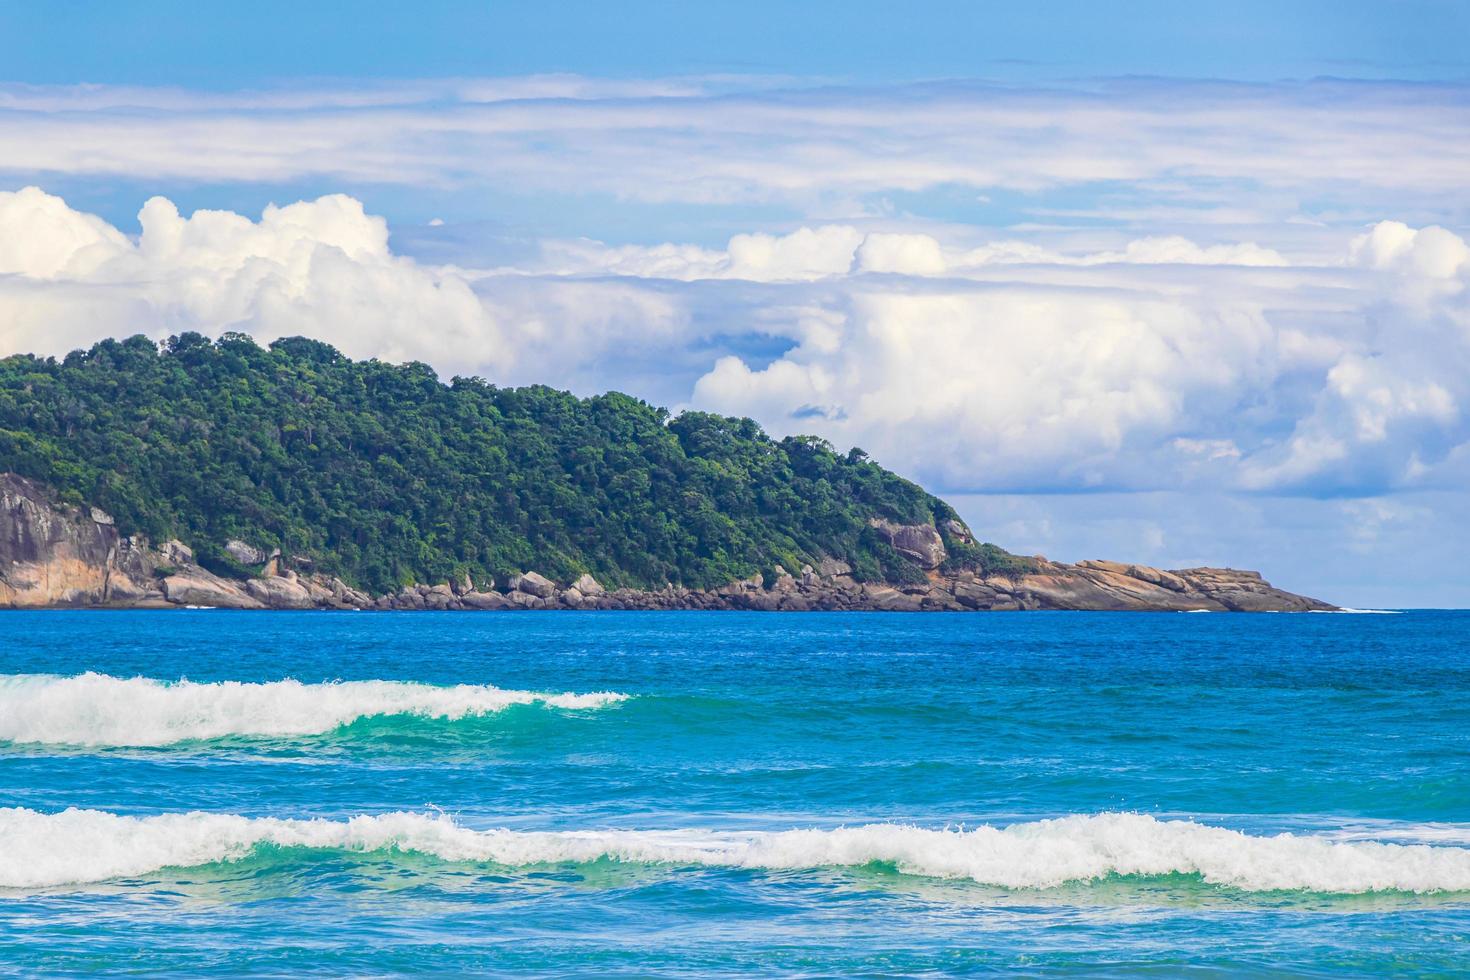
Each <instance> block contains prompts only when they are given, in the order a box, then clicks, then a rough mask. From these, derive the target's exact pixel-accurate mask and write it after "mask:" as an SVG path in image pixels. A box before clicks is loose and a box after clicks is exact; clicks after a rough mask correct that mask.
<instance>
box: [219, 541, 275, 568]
mask: <svg viewBox="0 0 1470 980" xmlns="http://www.w3.org/2000/svg"><path fill="white" fill-rule="evenodd" d="M225 554H227V555H229V556H230V557H231V558H233V559H235V561H237V562H239V563H240V564H242V565H264V564H265V562H266V559H267V558H269V557H270V556H269V555H267V554H266V553H265V551H264V550H263V549H261V548H257V547H255V546H254V545H252V544H246V543H245V542H244V541H241V540H239V539H238V538H232V539H230V540H229V541H226V542H225Z"/></svg>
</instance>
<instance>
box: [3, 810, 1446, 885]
mask: <svg viewBox="0 0 1470 980" xmlns="http://www.w3.org/2000/svg"><path fill="white" fill-rule="evenodd" d="M265 845H273V846H276V847H281V848H293V849H304V850H312V849H318V850H320V849H331V850H338V851H341V850H346V851H356V852H361V853H382V854H392V853H394V852H402V853H414V854H422V855H428V856H432V857H436V858H440V859H443V860H446V861H453V862H471V863H483V864H492V865H498V866H506V867H525V866H532V865H544V864H559V863H579V864H580V863H590V862H593V861H598V860H610V861H619V862H629V863H640V864H657V865H694V866H709V867H729V868H748V869H770V870H776V869H783V870H794V869H805V868H831V867H860V866H863V865H868V864H873V863H882V864H888V865H892V866H894V867H896V868H897V869H898V870H899V871H901V872H904V873H906V874H913V875H923V876H928V877H935V878H951V879H970V880H973V881H976V882H979V883H982V884H987V885H995V886H1000V887H1005V888H1052V887H1056V886H1059V885H1063V884H1066V883H1068V882H1087V881H1092V880H1096V879H1099V878H1104V877H1107V876H1109V875H1122V876H1139V877H1155V876H1162V875H1170V874H1184V875H1197V876H1199V877H1200V878H1201V879H1202V880H1203V881H1205V882H1206V883H1209V884H1212V885H1218V886H1225V887H1230V888H1236V889H1241V890H1245V891H1282V890H1304V891H1312V892H1323V893H1334V894H1352V893H1362V892H1378V891H1399V892H1415V893H1428V892H1461V891H1470V849H1467V848H1462V847H1439V846H1432V845H1426V844H1389V843H1380V842H1373V841H1351V842H1344V841H1334V840H1331V839H1328V838H1325V837H1315V836H1308V835H1294V834H1278V835H1276V836H1271V837H1263V836H1252V835H1249V834H1244V833H1241V832H1239V831H1234V830H1227V829H1223V828H1218V827H1209V826H1204V825H1202V824H1198V823H1195V822H1193V821H1190V820H1158V819H1156V818H1154V817H1150V816H1146V815H1142V814H1132V813H1103V814H1096V815H1090V816H1081V815H1079V816H1070V817H1062V818H1059V819H1054V820H1039V821H1034V822H1030V823H1022V824H1015V825H1011V826H1008V827H1004V828H997V827H992V826H988V825H987V826H982V827H978V828H975V829H973V830H953V829H945V830H933V829H925V828H921V827H914V826H906V825H901V824H868V825H865V826H859V827H848V828H839V829H835V830H789V831H778V832H748V833H727V832H717V831H707V830H674V831H637V830H599V831H557V832H551V831H513V830H506V829H492V830H476V829H472V828H470V827H466V826H463V825H462V824H460V823H458V822H457V821H455V820H454V819H452V818H450V817H447V816H443V815H432V814H423V813H401V812H400V813H387V814H381V815H372V816H358V817H353V818H351V819H348V820H327V819H313V820H289V819H277V818H268V817H267V818H250V817H244V816H239V815H234V814H218V813H198V812H195V813H176V814H163V815H159V816H148V817H132V816H121V815H118V814H114V813H108V812H105V811H100V810H77V809H70V810H65V811H63V812H60V813H51V814H46V813H39V812H37V811H35V810H28V809H19V808H10V809H0V887H8V888H35V887H47V886H57V885H71V884H84V883H88V882H98V881H105V880H108V879H112V878H122V877H132V876H139V875H145V874H149V873H151V872H154V871H158V870H160V869H162V868H166V867H195V866H200V865H207V864H213V863H216V862H222V861H224V862H228V861H237V860H240V859H243V858H246V857H248V856H250V854H251V853H252V852H253V851H254V850H255V849H256V848H257V847H261V846H265Z"/></svg>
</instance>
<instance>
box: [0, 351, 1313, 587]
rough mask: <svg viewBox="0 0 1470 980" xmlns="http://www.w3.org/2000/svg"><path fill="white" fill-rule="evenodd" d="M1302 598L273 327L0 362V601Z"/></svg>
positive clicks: (860, 465) (738, 438)
mask: <svg viewBox="0 0 1470 980" xmlns="http://www.w3.org/2000/svg"><path fill="white" fill-rule="evenodd" d="M52 606H62V607H66V606H71V607H190V606H194V607H197V606H207V607H224V608H232V609H378V610H528V609H597V610H603V609H745V610H763V611H809V610H834V611H837V610H854V611H856V610H868V611H970V610H996V611H1000V610H1034V609H1078V610H1156V611H1252V612H1254V611H1325V610H1331V609H1333V608H1334V607H1333V606H1331V605H1329V604H1328V603H1325V602H1321V601H1319V600H1316V599H1311V598H1307V597H1304V596H1299V595H1294V594H1292V593H1289V592H1285V591H1282V590H1280V589H1276V588H1274V587H1272V586H1271V585H1270V584H1269V583H1268V582H1266V581H1265V580H1264V579H1262V578H1261V576H1260V575H1259V574H1258V573H1256V572H1251V571H1240V570H1235V569H1224V568H1188V569H1176V570H1165V569H1159V568H1153V567H1149V566H1146V565H1139V564H1130V563H1126V562H1112V561H1102V560H1095V561H1082V562H1078V563H1076V564H1068V563H1064V562H1054V561H1049V560H1047V559H1046V558H1044V557H1041V556H1031V557H1027V556H1021V555H1015V554H1011V553H1010V552H1008V551H1006V550H1004V549H1003V548H1001V547H999V546H997V545H995V544H991V543H987V542H983V541H980V540H979V539H978V538H977V537H976V536H975V534H974V533H973V532H972V531H971V529H970V528H969V527H968V526H967V525H966V524H965V522H964V521H963V520H962V519H961V518H960V516H959V514H958V513H956V511H955V510H954V508H952V507H951V506H950V505H948V504H947V503H945V502H944V501H943V500H941V499H939V498H938V497H935V496H934V495H932V494H930V493H928V492H926V491H925V490H923V489H922V488H921V487H919V486H917V485H916V484H914V483H912V482H910V481H908V480H905V479H903V478H902V477H900V476H898V475H897V474H894V473H892V472H890V471H888V470H886V469H884V468H883V467H881V466H879V465H878V464H877V463H875V462H874V461H872V460H871V459H869V458H868V457H867V455H866V454H865V453H864V452H863V451H862V450H861V449H858V448H853V449H851V450H849V451H847V452H845V453H843V452H839V451H838V450H837V449H836V448H834V447H833V446H831V445H830V444H828V443H827V442H825V441H824V440H822V439H819V438H815V437H810V436H791V437H787V438H784V439H780V440H776V439H772V438H770V437H769V436H767V435H766V434H765V433H764V432H762V431H761V429H760V427H759V426H758V425H756V423H754V422H753V421H751V420H750V419H739V418H727V417H723V416H717V415H711V414H708V413H703V412H694V411H686V412H682V413H680V414H678V415H671V414H670V413H669V412H668V411H666V410H664V409H661V408H657V407H655V406H651V405H649V404H647V403H645V402H643V401H641V400H638V399H636V398H633V397H630V396H628V395H624V394H619V393H609V394H605V395H598V396H594V397H591V398H578V397H576V396H574V395H572V394H570V393H568V392H563V391H557V390H554V389H551V388H548V387H544V386H533V387H527V388H499V387H496V386H494V385H491V384H489V383H487V382H485V381H484V380H482V379H479V378H461V377H455V378H453V379H452V380H450V381H449V382H448V383H445V382H443V381H441V380H440V379H439V378H438V376H437V375H436V374H435V373H434V372H433V370H432V369H430V368H429V367H428V366H427V365H424V364H420V363H408V364H389V363H384V362H381V361H377V360H369V361H353V360H351V359H349V358H347V357H345V356H343V355H342V354H341V353H340V352H338V351H337V350H335V349H334V348H332V347H330V346H328V345H326V344H323V343H320V342H318V341H314V340H310V339H306V338H301V337H294V338H287V339H283V340H278V341H276V342H274V343H272V344H270V345H269V346H267V347H262V346H260V345H258V344H256V343H255V342H254V341H253V340H252V339H251V338H249V337H248V336H245V335H243V334H237V333H226V334H224V335H223V336H222V337H221V338H219V339H218V340H210V339H209V338H206V337H204V336H202V335H200V334H197V333H186V334H182V335H180V336H177V337H172V338H170V339H169V340H168V341H166V342H164V343H163V344H161V345H160V344H155V343H154V342H153V341H151V340H149V339H147V338H146V337H142V336H135V337H130V338H128V339H125V340H106V341H102V342H101V343H98V344H96V345H95V346H93V347H92V348H91V349H90V350H86V351H75V352H73V353H72V354H70V355H68V356H67V357H65V358H63V359H59V360H58V359H55V358H43V357H36V356H32V355H17V356H12V357H9V358H5V359H3V360H0V607H6V608H27V607H32V608H33V607H52Z"/></svg>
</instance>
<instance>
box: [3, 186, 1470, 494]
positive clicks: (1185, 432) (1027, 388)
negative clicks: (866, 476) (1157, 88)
mask: <svg viewBox="0 0 1470 980" xmlns="http://www.w3.org/2000/svg"><path fill="white" fill-rule="evenodd" d="M139 224H140V228H141V233H140V234H139V235H137V236H136V237H130V236H128V235H125V234H124V233H122V232H121V231H119V230H118V229H117V228H115V227H113V226H112V225H110V224H109V223H107V222H106V221H103V220H102V219H100V218H98V217H96V216H94V215H89V214H85V213H83V212H80V211H77V210H75V209H73V208H71V207H69V206H68V205H67V204H66V203H65V201H63V200H62V199H61V198H59V197H56V196H53V195H49V194H46V193H44V192H42V191H40V190H38V189H35V188H30V189H25V190H22V191H19V192H16V193H0V353H13V352H21V351H34V352H38V353H43V354H63V353H65V352H67V351H68V350H70V349H72V348H75V347H79V346H87V345H88V344H90V343H91V342H93V341H95V340H96V339H98V338H99V336H101V335H114V336H116V335H125V334H129V333H133V332H141V333H145V334H147V335H149V336H151V337H154V338H155V339H162V338H163V337H165V336H167V335H169V334H171V333H177V332H180V331H183V330H189V329H195V330H201V331H203V332H205V333H210V334H218V333H219V332H221V331H224V330H243V331H245V332H248V333H250V334H252V335H254V336H256V337H257V338H258V339H260V340H262V341H268V340H270V339H274V338H275V337H278V336H282V335H290V334H305V335H308V336H313V337H317V338H319V339H322V340H326V341H328V342H330V343H333V344H335V345H336V346H338V347H340V348H341V349H342V350H343V351H344V352H346V353H348V354H350V355H352V356H356V357H369V356H376V357H382V358H385V359H391V360H404V359H418V360H424V361H427V362H429V363H430V364H432V365H433V366H435V367H436V368H437V369H439V370H440V371H441V372H443V373H445V374H448V373H460V374H469V373H473V374H481V375H484V376H486V377H488V378H490V379H491V380H493V381H497V382H501V383H526V382H544V383H549V384H553V385H558V386H566V387H572V388H574V389H576V390H580V391H583V392H588V391H592V390H601V389H604V388H608V387H620V388H623V389H625V390H629V391H632V392H633V393H635V394H639V395H643V396H645V397H649V398H651V399H654V400H658V401H662V402H665V403H669V404H672V405H674V406H685V405H690V406H694V407H700V408H708V409H712V410H716V411H721V412H727V413H731V414H741V415H751V416H753V417H755V418H757V419H758V420H760V421H761V422H762V423H764V424H765V425H766V426H767V427H768V428H769V429H770V430H772V431H773V432H775V433H778V434H782V433H787V432H793V431H804V432H816V433H818V434H821V435H825V436H827V437H829V438H831V439H832V440H833V441H835V442H837V443H838V444H839V445H841V446H844V447H845V446H848V445H854V444H856V445H861V446H862V447H863V448H865V449H867V450H868V451H869V452H870V453H872V454H873V455H874V456H875V457H877V458H879V459H880V460H882V461H883V462H884V463H886V464H888V465H891V466H894V467H896V468H898V469H900V470H901V471H903V472H906V473H909V474H911V475H914V476H915V477H917V478H919V479H921V480H924V481H925V482H927V483H929V484H930V485H931V486H934V487H935V488H937V489H939V490H942V491H987V492H993V491H1035V490H1038V489H1040V490H1055V491H1072V490H1094V491H1095V490H1178V489H1187V488H1191V487H1193V488H1208V489H1210V490H1222V489H1223V490H1230V489H1235V490H1251V491H1268V492H1289V493H1300V494H1308V495H1319V496H1335V495H1363V494H1377V493H1384V492H1388V491H1394V490H1403V489H1432V488H1435V487H1443V486H1458V485H1461V484H1462V483H1463V480H1464V478H1465V476H1466V475H1467V472H1470V466H1467V460H1470V411H1467V406H1470V303H1467V295H1470V288H1467V287H1470V248H1467V246H1466V243H1465V241H1464V240H1463V239H1462V238H1461V237H1460V236H1459V235H1457V234H1455V233H1454V232H1451V231H1448V230H1446V229H1444V228H1439V227H1434V226H1430V227H1424V228H1418V229H1415V228H1411V227H1409V226H1407V225H1405V224H1401V223H1397V222H1393V221H1383V222H1379V223H1377V224H1375V225H1373V226H1372V227H1371V228H1368V229H1366V230H1363V231H1361V232H1359V233H1357V234H1352V235H1344V236H1342V238H1341V240H1340V241H1339V242H1338V246H1337V248H1336V255H1335V258H1334V259H1333V260H1332V261H1331V262H1324V261H1323V260H1322V259H1321V258H1320V257H1319V256H1318V255H1316V254H1315V253H1314V254H1312V255H1308V256H1298V255H1294V254H1292V252H1291V251H1290V249H1279V250H1278V249H1277V248H1274V247H1272V245H1271V243H1269V242H1266V243H1254V242H1223V243H1222V242H1213V243H1205V244H1200V243H1196V242H1194V241H1191V240H1189V239H1186V238H1183V237H1180V236H1177V235H1165V236H1150V237H1145V238H1140V239H1135V240H1133V241H1130V242H1125V243H1120V244H1119V245H1118V247H1114V248H1108V249H1103V250H1098V251H1075V250H1073V251H1067V250H1058V249H1056V248H1052V247H1045V246H1041V245H1038V244H1036V243H1035V242H1029V241H1025V240H1019V239H1016V240H992V241H984V242H975V241H960V242H951V241H947V240H942V239H941V238H940V237H936V236H935V235H933V234H927V233H923V232H917V231H903V232H896V231H881V230H873V229H864V228H859V227H857V226H855V225H851V224H828V225H816V226H812V227H806V228H801V229H798V230H796V231H793V232H790V233H787V234H771V233H766V232H752V233H748V234H741V235H737V236H735V237H734V238H732V239H731V240H730V242H729V243H728V244H727V246H726V247H724V248H722V249H717V248H706V247H698V246H693V245H681V244H677V243H668V244H663V245H651V246H605V245H601V244H599V243H596V242H591V241H586V240H583V241H573V242H566V241H549V242H545V243H543V245H542V247H541V248H540V250H539V251H538V252H537V254H535V255H531V256H527V257H525V259H524V260H523V261H520V262H518V263H516V264H514V265H511V266H508V267H498V268H493V269H485V270H467V269H462V268H454V267H444V268H440V267H432V266H428V265H425V264H422V263H419V262H415V261H413V260H412V259H409V258H406V257H404V256H401V255H398V254H395V252H394V251H393V250H392V248H390V245H389V231H388V226H387V223H386V222H385V221H384V220H383V219H382V218H378V217H374V216H372V215H369V214H368V213H366V211H365V210H364V208H363V206H362V204H361V203H360V202H358V201H357V200H355V199H353V198H351V197H347V196H343V195H332V196H327V197H323V198H320V199H318V200H315V201H308V202H300V203H296V204H291V205H288V206H285V207H274V206H272V207H270V208H267V209H266V210H265V212H264V213H263V214H262V215H261V217H260V218H259V219H258V220H252V219H250V218H247V217H244V216H242V215H238V214H233V213H230V212H222V211H199V212H195V213H194V214H193V215H190V216H187V217H185V216H183V215H180V214H179V212H178V210H177V209H176V208H175V206H174V205H173V204H172V203H170V202H169V201H168V200H166V199H164V198H157V197H155V198H153V199H151V200H149V201H148V202H147V203H146V204H145V205H144V206H143V209H142V211H141V212H140V214H139Z"/></svg>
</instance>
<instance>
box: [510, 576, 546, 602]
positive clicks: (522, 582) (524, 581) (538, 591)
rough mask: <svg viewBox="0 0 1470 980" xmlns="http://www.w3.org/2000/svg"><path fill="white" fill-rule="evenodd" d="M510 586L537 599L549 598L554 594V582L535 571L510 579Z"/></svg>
mask: <svg viewBox="0 0 1470 980" xmlns="http://www.w3.org/2000/svg"><path fill="white" fill-rule="evenodd" d="M511 583H512V584H511V588H513V589H515V591H517V592H524V593H525V594H526V595H533V596H535V597H536V598H538V599H549V598H551V597H552V596H553V595H555V594H556V583H555V582H553V581H551V579H549V578H547V577H546V576H544V575H541V574H539V573H537V572H527V573H526V574H524V575H517V576H516V577H515V578H513V579H511Z"/></svg>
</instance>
